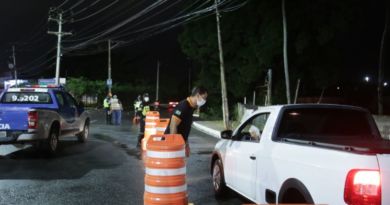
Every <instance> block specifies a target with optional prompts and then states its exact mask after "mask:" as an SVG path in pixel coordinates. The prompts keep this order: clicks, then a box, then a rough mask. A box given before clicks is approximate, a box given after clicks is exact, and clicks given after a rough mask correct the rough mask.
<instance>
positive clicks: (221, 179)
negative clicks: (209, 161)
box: [213, 159, 226, 196]
mask: <svg viewBox="0 0 390 205" xmlns="http://www.w3.org/2000/svg"><path fill="white" fill-rule="evenodd" d="M213 187H214V193H215V195H216V196H222V195H223V194H224V193H225V192H226V184H225V176H224V173H223V166H222V162H221V160H220V159H217V160H215V162H214V164H213Z"/></svg>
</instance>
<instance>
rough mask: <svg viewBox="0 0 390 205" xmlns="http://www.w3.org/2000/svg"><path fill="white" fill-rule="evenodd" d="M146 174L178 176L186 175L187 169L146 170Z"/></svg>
mask: <svg viewBox="0 0 390 205" xmlns="http://www.w3.org/2000/svg"><path fill="white" fill-rule="evenodd" d="M145 172H146V174H147V175H151V176H176V175H183V174H186V167H183V168H179V169H152V168H146V169H145Z"/></svg>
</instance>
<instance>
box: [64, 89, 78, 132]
mask: <svg viewBox="0 0 390 205" xmlns="http://www.w3.org/2000/svg"><path fill="white" fill-rule="evenodd" d="M63 95H64V97H65V101H66V103H65V106H66V112H67V115H68V116H69V120H68V121H67V122H68V123H69V125H70V127H71V128H72V129H73V130H77V129H78V123H79V121H80V120H79V118H80V115H79V113H78V108H77V102H76V100H75V99H74V98H73V97H72V96H71V95H70V94H69V93H66V92H64V93H63Z"/></svg>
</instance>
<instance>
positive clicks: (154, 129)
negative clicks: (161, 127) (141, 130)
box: [145, 127, 157, 133]
mask: <svg viewBox="0 0 390 205" xmlns="http://www.w3.org/2000/svg"><path fill="white" fill-rule="evenodd" d="M145 131H151V132H154V133H156V131H157V130H156V128H150V127H146V128H145Z"/></svg>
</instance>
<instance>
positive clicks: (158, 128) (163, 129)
mask: <svg viewBox="0 0 390 205" xmlns="http://www.w3.org/2000/svg"><path fill="white" fill-rule="evenodd" d="M156 129H157V131H160V132H162V131H165V130H166V128H165V127H157V128H156Z"/></svg>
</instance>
